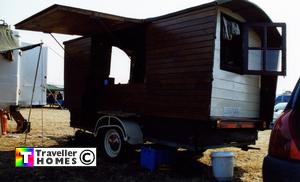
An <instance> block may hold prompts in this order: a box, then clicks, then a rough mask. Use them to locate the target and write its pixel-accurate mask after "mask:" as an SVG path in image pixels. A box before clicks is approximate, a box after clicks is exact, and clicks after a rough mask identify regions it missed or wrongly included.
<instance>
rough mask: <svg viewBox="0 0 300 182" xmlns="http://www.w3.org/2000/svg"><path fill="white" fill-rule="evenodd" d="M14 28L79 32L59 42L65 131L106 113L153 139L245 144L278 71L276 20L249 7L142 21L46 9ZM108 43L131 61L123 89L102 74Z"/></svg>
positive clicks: (270, 101) (281, 32) (237, 4)
mask: <svg viewBox="0 0 300 182" xmlns="http://www.w3.org/2000/svg"><path fill="white" fill-rule="evenodd" d="M64 17H65V18H67V21H66V19H65V18H64ZM74 19H76V21H73V20H74ZM68 20H70V21H68ZM16 28H19V29H27V30H35V31H43V32H54V33H64V34H77V35H82V37H80V38H78V39H74V40H70V41H67V42H65V102H66V105H67V107H68V109H69V110H70V113H71V126H72V127H76V128H81V129H85V130H89V131H92V132H93V130H94V128H95V125H96V123H97V120H98V119H99V117H101V116H103V115H106V114H107V115H109V114H112V115H114V116H118V117H119V118H123V119H124V120H131V121H134V122H136V123H138V124H139V125H140V126H141V128H142V131H143V134H144V138H145V139H149V140H152V141H158V142H165V143H173V144H178V146H196V148H197V147H199V148H207V147H211V146H220V145H225V144H229V145H239V146H244V145H248V144H252V143H254V142H255V140H256V138H257V131H258V130H259V129H264V128H265V126H266V125H267V124H268V123H269V122H270V121H271V120H272V115H273V105H274V99H275V93H276V82H277V76H278V75H284V74H285V64H286V63H285V62H286V60H285V57H286V55H285V53H286V50H285V24H282V23H272V21H271V19H270V18H269V17H268V16H267V15H266V14H265V12H264V11H262V10H261V9H260V8H259V7H257V6H256V5H254V4H252V3H251V2H248V1H235V0H233V1H215V2H212V3H207V4H204V5H200V6H197V7H193V8H189V9H186V10H182V11H179V12H175V13H171V14H168V15H164V16H161V17H156V18H149V19H145V20H138V19H130V18H124V17H119V16H114V15H108V14H103V13H98V12H93V11H87V10H82V9H77V8H71V7H65V6H60V5H54V6H52V7H50V8H48V9H46V10H44V11H42V12H40V13H38V14H36V15H34V16H32V17H30V18H28V19H26V20H24V21H22V22H20V23H18V24H17V25H16ZM112 46H115V47H118V48H120V49H122V50H123V51H124V52H126V53H127V55H128V56H129V57H130V58H131V69H130V79H129V83H128V84H114V79H113V78H109V75H110V66H111V50H112Z"/></svg>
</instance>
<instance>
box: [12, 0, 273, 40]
mask: <svg viewBox="0 0 300 182" xmlns="http://www.w3.org/2000/svg"><path fill="white" fill-rule="evenodd" d="M210 6H222V7H226V8H229V9H230V10H232V11H233V12H235V13H238V14H240V15H241V16H242V17H244V18H245V19H246V20H247V22H272V21H271V19H270V18H269V17H268V15H267V14H266V13H265V12H264V11H263V10H262V9H261V8H259V7H258V6H256V5H255V4H254V3H251V2H249V1H247V0H216V1H213V2H211V3H207V4H202V5H200V6H196V7H192V8H188V9H185V10H182V11H178V12H174V13H170V14H167V15H163V16H159V17H155V18H149V19H146V20H141V19H132V18H125V17H121V16H116V15H110V14H105V13H100V12H95V11H90V10H83V9H79V8H73V7H68V6H62V5H53V6H51V7H49V8H47V9H45V10H43V11H41V12H39V13H37V14H35V15H33V16H31V17H29V18H27V19H25V20H23V21H22V22H20V23H18V24H16V25H15V27H16V28H17V29H24V30H32V31H40V32H45V33H62V34H70V35H92V34H97V33H105V32H108V33H110V32H111V31H117V30H121V29H126V28H130V27H132V26H135V25H139V24H141V23H143V22H144V21H146V22H151V21H155V20H159V19H163V18H167V17H171V16H175V15H178V14H183V13H187V12H189V11H192V10H194V9H201V8H206V7H210Z"/></svg>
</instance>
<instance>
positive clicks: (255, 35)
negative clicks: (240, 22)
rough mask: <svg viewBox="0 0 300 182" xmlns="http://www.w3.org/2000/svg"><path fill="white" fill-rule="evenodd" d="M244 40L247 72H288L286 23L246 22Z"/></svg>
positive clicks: (261, 73)
mask: <svg viewBox="0 0 300 182" xmlns="http://www.w3.org/2000/svg"><path fill="white" fill-rule="evenodd" d="M243 41H244V49H243V50H244V51H243V52H244V56H243V57H244V71H243V72H244V73H245V74H260V75H285V74H286V25H285V24H284V23H255V24H254V23H253V24H245V26H244V34H243Z"/></svg>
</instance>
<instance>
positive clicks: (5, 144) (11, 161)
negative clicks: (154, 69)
mask: <svg viewBox="0 0 300 182" xmlns="http://www.w3.org/2000/svg"><path fill="white" fill-rule="evenodd" d="M21 112H22V114H23V115H24V117H27V116H28V112H29V110H28V109H22V110H21ZM69 117H70V116H69V112H68V111H67V110H58V109H50V108H44V109H33V111H32V118H31V122H32V127H31V128H32V129H31V132H30V133H29V134H28V136H27V141H26V145H25V143H24V139H25V135H24V134H14V133H13V131H14V130H15V127H16V124H15V122H14V121H8V123H9V131H10V133H9V135H7V136H2V137H0V181H128V182H134V181H193V182H194V181H195V182H196V181H215V179H214V178H213V176H212V169H211V161H210V154H211V152H213V151H232V152H234V154H235V157H234V159H235V167H234V180H233V181H251V182H252V181H262V174H261V166H262V160H263V157H264V156H265V155H266V154H267V148H268V143H269V135H270V130H267V131H262V132H260V133H259V140H258V141H257V144H256V145H255V146H254V147H258V148H260V150H250V151H247V152H245V151H242V150H240V149H237V148H221V149H217V150H207V151H206V152H205V153H204V155H203V156H202V157H201V158H200V157H198V158H196V157H195V156H194V155H190V153H188V152H178V154H177V157H178V159H177V161H176V163H175V164H174V165H173V166H163V167H161V168H159V169H158V170H157V171H155V172H149V171H147V170H145V169H143V168H141V167H140V165H139V153H138V152H134V153H133V156H131V160H130V162H128V161H127V162H119V163H113V162H108V161H105V160H103V159H102V158H101V157H100V155H101V154H99V152H98V156H97V167H89V168H79V167H78V168H75V167H71V168H70V167H69V168H62V167H51V168H45V167H39V168H15V147H19V146H27V147H41V146H44V147H58V146H59V147H71V146H75V147H76V146H82V147H94V146H95V141H94V139H93V138H91V136H89V135H84V136H82V137H81V139H75V138H74V134H75V130H74V129H73V128H70V127H69V120H70V119H69ZM42 118H43V127H44V133H43V134H42V129H41V128H42ZM42 136H43V137H42ZM86 141H89V142H86Z"/></svg>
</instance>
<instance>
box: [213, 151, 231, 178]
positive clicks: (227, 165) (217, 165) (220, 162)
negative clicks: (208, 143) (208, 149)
mask: <svg viewBox="0 0 300 182" xmlns="http://www.w3.org/2000/svg"><path fill="white" fill-rule="evenodd" d="M233 156H234V154H233V152H213V153H212V154H211V159H212V170H213V175H214V177H215V178H216V179H217V180H219V181H227V180H232V177H233V167H234V160H233Z"/></svg>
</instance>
